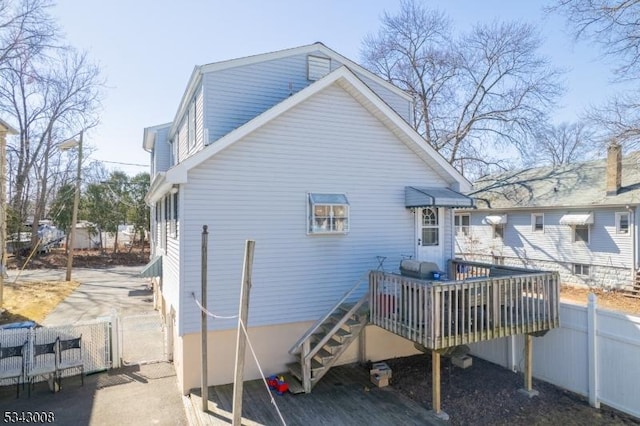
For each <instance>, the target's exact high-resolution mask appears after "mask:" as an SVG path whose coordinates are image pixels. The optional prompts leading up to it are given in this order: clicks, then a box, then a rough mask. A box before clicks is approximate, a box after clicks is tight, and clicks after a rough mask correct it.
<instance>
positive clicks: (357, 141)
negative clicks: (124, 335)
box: [143, 43, 472, 393]
mask: <svg viewBox="0 0 640 426" xmlns="http://www.w3.org/2000/svg"><path fill="white" fill-rule="evenodd" d="M411 110H412V100H411V97H410V96H408V95H407V94H406V93H404V92H403V91H401V90H399V89H398V88H396V87H395V86H393V85H391V84H389V83H387V82H385V81H383V80H382V79H380V78H378V77H376V76H375V75H373V74H371V73H370V72H368V71H366V70H365V69H363V68H362V67H360V66H359V65H357V64H355V63H353V62H351V61H350V60H348V59H346V58H344V57H343V56H341V55H339V54H337V53H336V52H334V51H332V50H331V49H328V48H327V47H326V46H324V45H323V44H321V43H315V44H312V45H308V46H302V47H298V48H294V49H288V50H284V51H279V52H273V53H267V54H263V55H256V56H251V57H246V58H241V59H235V60H230V61H224V62H218V63H213V64H208V65H203V66H198V67H196V68H195V70H194V72H193V74H192V76H191V78H190V80H189V83H188V85H187V89H186V92H185V94H184V96H183V98H182V100H181V102H180V104H179V105H178V112H177V114H176V116H175V118H174V120H173V121H172V122H171V123H169V124H166V125H160V126H154V127H149V128H146V129H145V131H144V141H143V146H144V149H146V150H147V151H148V152H150V153H151V157H152V160H151V164H152V176H151V179H152V183H151V188H150V191H149V193H148V194H147V197H146V201H147V203H148V204H149V205H150V206H151V209H152V215H151V217H152V225H151V226H152V232H151V234H152V236H153V252H154V253H153V254H154V255H155V256H157V259H159V260H157V262H161V268H156V270H160V269H161V271H162V272H161V273H162V277H161V279H159V280H158V283H157V290H158V300H159V301H160V305H161V309H162V312H163V314H164V316H165V319H166V322H167V325H168V330H171V331H170V333H171V336H170V337H171V339H170V340H171V342H172V353H173V360H174V363H175V366H176V371H177V375H178V380H179V383H180V386H181V389H182V390H183V392H185V393H186V392H188V391H189V390H190V389H191V388H195V387H198V386H199V384H200V357H201V347H200V342H201V338H200V327H201V322H200V316H201V312H200V310H199V308H198V306H197V305H196V299H197V300H200V297H201V269H202V268H201V241H202V238H201V232H202V229H203V225H207V226H208V232H209V243H208V244H209V245H208V252H209V256H208V263H207V272H208V275H207V278H208V297H207V305H208V306H207V307H208V310H209V311H211V312H212V313H214V314H216V315H218V316H221V317H229V316H234V315H237V313H238V306H239V294H240V281H241V273H242V263H243V254H244V247H245V241H246V240H247V239H251V240H255V241H256V248H255V259H254V263H253V280H252V281H253V286H252V289H251V297H250V299H251V300H250V309H249V321H248V326H249V335H250V338H251V340H252V344H253V347H254V349H255V350H256V352H257V354H258V356H259V358H260V361H261V366H262V368H263V369H264V370H265V372H266V373H269V374H274V373H279V372H282V371H284V370H285V365H286V364H287V363H289V362H291V361H292V360H293V359H294V358H293V357H292V355H290V354H289V353H288V350H289V348H291V347H292V345H294V344H295V342H296V341H297V340H298V339H299V338H300V337H301V336H302V335H303V334H304V333H305V331H306V330H307V329H308V328H309V327H310V325H311V324H313V323H314V322H315V321H316V320H318V318H319V317H321V316H322V315H323V314H324V313H326V312H327V310H328V309H329V308H331V306H332V305H334V304H335V302H336V301H337V300H339V299H340V297H341V296H342V295H343V294H344V293H345V292H346V291H347V290H349V289H351V288H352V287H353V286H354V284H355V283H356V282H357V281H358V280H359V279H361V278H362V277H363V276H366V275H365V274H367V272H368V271H370V270H374V269H376V268H378V266H379V262H380V259H382V257H385V258H386V260H384V264H383V266H384V267H386V268H387V269H397V266H398V264H399V262H400V261H401V259H403V256H407V255H408V256H412V257H413V258H414V259H416V258H417V259H424V260H430V261H432V262H434V263H436V264H437V265H438V267H439V268H442V270H445V269H444V268H445V267H446V263H447V261H448V260H449V259H451V258H452V257H453V255H454V238H453V217H454V216H453V207H460V206H465V205H466V206H471V203H472V200H470V199H469V198H468V197H466V196H464V195H461V194H460V192H468V191H469V190H470V189H471V186H470V183H469V182H468V181H466V180H465V179H464V178H463V177H462V176H461V175H460V174H459V173H458V172H457V171H456V170H455V169H454V168H453V167H451V165H450V164H449V163H448V162H447V161H446V160H445V159H444V158H443V157H441V156H440V155H439V154H438V153H437V152H435V151H434V150H433V149H432V148H431V147H430V146H429V145H428V144H427V143H426V142H425V141H424V140H423V139H422V138H421V137H420V135H418V134H417V133H416V132H415V131H414V130H413V129H412V127H411V125H410V118H411ZM359 291H360V292H361V293H365V292H366V291H367V289H366V287H365V288H362V289H361V290H359ZM236 326H237V320H235V319H223V318H216V319H213V318H212V319H210V320H209V323H208V330H209V334H208V342H209V348H208V353H209V356H210V362H209V367H208V373H209V384H211V385H213V384H223V383H230V382H232V381H233V358H234V354H235V340H236ZM365 335H366V341H367V345H366V351H367V353H366V355H364V356H365V357H366V359H371V360H379V359H384V358H388V357H391V356H401V355H407V354H413V353H417V352H416V350H415V349H414V347H413V345H412V343H411V342H409V341H405V340H404V339H402V338H400V337H397V336H394V335H393V334H391V333H388V332H386V331H384V330H382V329H380V328H378V327H375V326H368V327H367V329H366V330H365ZM384 339H386V340H384ZM383 340H384V341H383ZM357 350H358V345H357V344H354V345H352V347H351V348H349V349H348V350H346V351H345V352H344V353H343V354H342V355H341V357H340V362H341V363H346V362H352V361H354V360H356V359H357V357H358V356H363V355H362V354H358V353H357ZM245 368H246V373H245V378H246V379H250V378H257V377H259V376H258V374H259V372H258V370H257V368H256V366H255V365H254V363H253V361H251V360H249V359H248V361H247V363H246V367H245Z"/></svg>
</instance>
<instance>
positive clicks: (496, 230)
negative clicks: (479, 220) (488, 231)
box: [492, 223, 505, 240]
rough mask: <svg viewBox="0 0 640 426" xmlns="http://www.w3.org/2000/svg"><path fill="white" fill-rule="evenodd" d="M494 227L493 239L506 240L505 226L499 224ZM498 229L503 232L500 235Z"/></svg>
mask: <svg viewBox="0 0 640 426" xmlns="http://www.w3.org/2000/svg"><path fill="white" fill-rule="evenodd" d="M492 227H493V239H494V240H504V231H505V225H504V224H503V223H501V224H498V225H492ZM498 229H501V230H502V232H501V233H498Z"/></svg>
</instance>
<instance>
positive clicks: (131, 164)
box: [95, 160, 149, 167]
mask: <svg viewBox="0 0 640 426" xmlns="http://www.w3.org/2000/svg"><path fill="white" fill-rule="evenodd" d="M95 161H99V162H101V163H110V164H122V165H124V166H136V167H149V165H148V164H136V163H122V162H120V161H107V160H95Z"/></svg>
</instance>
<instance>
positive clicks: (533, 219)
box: [531, 213, 544, 232]
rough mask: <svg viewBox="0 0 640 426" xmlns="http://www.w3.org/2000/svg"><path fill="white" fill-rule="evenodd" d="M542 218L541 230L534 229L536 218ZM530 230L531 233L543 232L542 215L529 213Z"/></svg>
mask: <svg viewBox="0 0 640 426" xmlns="http://www.w3.org/2000/svg"><path fill="white" fill-rule="evenodd" d="M537 217H541V218H542V229H536V218H537ZM531 230H532V231H533V232H544V213H531Z"/></svg>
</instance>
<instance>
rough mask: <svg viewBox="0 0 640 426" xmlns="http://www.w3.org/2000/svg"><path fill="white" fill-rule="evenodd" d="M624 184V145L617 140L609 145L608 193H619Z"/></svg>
mask: <svg viewBox="0 0 640 426" xmlns="http://www.w3.org/2000/svg"><path fill="white" fill-rule="evenodd" d="M621 186H622V147H621V146H620V144H619V143H618V142H616V141H615V140H613V141H611V143H610V144H609V146H608V147H607V195H618V191H620V187H621Z"/></svg>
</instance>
